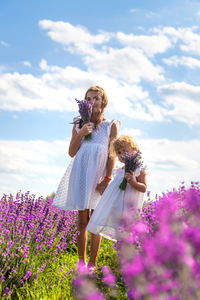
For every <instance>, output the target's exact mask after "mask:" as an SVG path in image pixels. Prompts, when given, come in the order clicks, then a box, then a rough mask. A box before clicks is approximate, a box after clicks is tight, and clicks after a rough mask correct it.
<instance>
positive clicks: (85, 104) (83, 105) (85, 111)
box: [75, 99, 93, 140]
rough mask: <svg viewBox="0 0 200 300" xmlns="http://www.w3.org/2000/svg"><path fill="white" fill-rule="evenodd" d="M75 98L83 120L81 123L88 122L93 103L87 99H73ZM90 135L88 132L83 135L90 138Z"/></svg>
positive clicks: (87, 138)
mask: <svg viewBox="0 0 200 300" xmlns="http://www.w3.org/2000/svg"><path fill="white" fill-rule="evenodd" d="M75 100H76V102H77V103H78V108H79V110H78V111H79V114H80V116H81V119H82V121H83V125H84V124H86V123H88V122H90V119H91V115H92V105H93V104H92V103H90V102H89V101H88V100H77V99H75ZM91 137H92V134H91V133H89V134H88V135H86V136H85V139H86V140H90V139H91Z"/></svg>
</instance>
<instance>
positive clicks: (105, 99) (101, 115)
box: [85, 85, 108, 129]
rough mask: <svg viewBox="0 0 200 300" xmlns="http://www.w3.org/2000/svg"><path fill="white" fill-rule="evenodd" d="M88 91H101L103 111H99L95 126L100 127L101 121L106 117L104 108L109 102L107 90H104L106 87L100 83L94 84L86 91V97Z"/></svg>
mask: <svg viewBox="0 0 200 300" xmlns="http://www.w3.org/2000/svg"><path fill="white" fill-rule="evenodd" d="M88 92H99V93H100V94H101V97H102V106H101V111H100V112H99V114H98V116H97V119H96V121H95V123H94V128H95V129H96V128H98V126H99V124H100V123H101V121H102V120H103V119H104V110H105V108H106V106H107V104H108V97H107V95H106V92H105V91H104V89H103V88H102V87H100V86H98V85H94V86H91V87H89V89H88V90H87V92H86V93H85V99H86V98H87V93H88Z"/></svg>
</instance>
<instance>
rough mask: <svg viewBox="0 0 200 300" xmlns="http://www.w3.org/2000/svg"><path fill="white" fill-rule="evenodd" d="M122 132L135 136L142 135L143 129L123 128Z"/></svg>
mask: <svg viewBox="0 0 200 300" xmlns="http://www.w3.org/2000/svg"><path fill="white" fill-rule="evenodd" d="M121 134H125V135H131V136H132V137H133V138H135V137H138V136H141V135H142V131H141V130H140V129H133V128H124V129H123V130H121Z"/></svg>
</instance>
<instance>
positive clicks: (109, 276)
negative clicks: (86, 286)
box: [102, 266, 116, 287]
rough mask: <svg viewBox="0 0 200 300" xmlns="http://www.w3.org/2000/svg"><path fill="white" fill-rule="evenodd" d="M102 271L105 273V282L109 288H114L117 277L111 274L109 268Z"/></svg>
mask: <svg viewBox="0 0 200 300" xmlns="http://www.w3.org/2000/svg"><path fill="white" fill-rule="evenodd" d="M102 271H103V273H104V276H103V282H104V283H105V284H107V285H108V286H109V287H113V286H114V285H115V282H116V278H115V275H114V274H113V273H112V272H111V270H110V268H109V267H106V266H105V267H103V268H102Z"/></svg>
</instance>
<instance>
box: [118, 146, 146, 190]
mask: <svg viewBox="0 0 200 300" xmlns="http://www.w3.org/2000/svg"><path fill="white" fill-rule="evenodd" d="M141 159H142V157H141V152H140V151H137V152H136V153H134V154H133V155H131V154H128V153H127V154H126V155H125V159H124V162H125V173H126V172H129V173H130V171H133V172H134V171H135V170H136V169H137V168H139V167H142V166H143V162H142V160H141ZM126 186H127V180H126V178H125V177H124V179H123V180H122V182H121V184H120V185H119V188H120V189H121V190H123V191H124V190H125V189H126Z"/></svg>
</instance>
